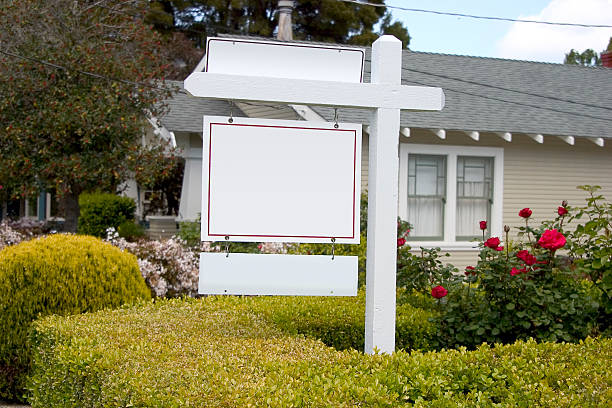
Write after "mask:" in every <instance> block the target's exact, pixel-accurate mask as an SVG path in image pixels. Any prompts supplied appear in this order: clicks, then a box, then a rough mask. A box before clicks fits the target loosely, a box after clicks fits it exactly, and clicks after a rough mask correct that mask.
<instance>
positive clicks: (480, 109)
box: [313, 49, 612, 137]
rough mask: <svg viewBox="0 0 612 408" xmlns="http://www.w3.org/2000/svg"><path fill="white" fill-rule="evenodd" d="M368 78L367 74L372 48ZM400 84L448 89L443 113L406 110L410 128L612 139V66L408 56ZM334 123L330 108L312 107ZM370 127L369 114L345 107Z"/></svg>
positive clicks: (346, 115) (349, 116)
mask: <svg viewBox="0 0 612 408" xmlns="http://www.w3.org/2000/svg"><path fill="white" fill-rule="evenodd" d="M366 59H367V61H368V63H367V64H366V71H367V72H366V75H365V77H366V81H369V77H370V72H369V71H370V66H369V60H370V50H369V49H368V50H367V54H366ZM402 68H403V69H402V83H403V84H405V85H424V86H437V87H441V88H442V89H444V93H445V96H446V106H445V107H444V109H443V110H442V111H441V112H407V111H404V112H402V114H401V125H402V126H405V127H413V128H415V127H416V128H433V129H436V128H440V129H448V130H477V131H489V132H515V133H542V134H553V135H561V136H583V137H612V131H611V130H610V129H611V127H612V69H610V68H592V67H582V66H575V65H562V64H550V63H538V62H527V61H516V60H504V59H497V58H480V57H468V56H458V55H446V54H431V53H424V52H411V51H404V53H403V57H402ZM313 109H314V110H316V111H317V112H318V113H319V114H321V116H323V117H325V118H327V119H328V120H332V118H333V109H330V108H322V107H313ZM339 117H340V120H342V121H356V122H362V123H367V121H368V112H367V111H365V110H359V109H341V110H340V112H339Z"/></svg>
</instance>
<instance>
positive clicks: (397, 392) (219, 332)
mask: <svg viewBox="0 0 612 408" xmlns="http://www.w3.org/2000/svg"><path fill="white" fill-rule="evenodd" d="M260 301H261V303H262V304H261V305H260V304H257V303H258V302H260ZM276 302H280V301H278V300H277V299H268V298H248V299H241V298H235V297H227V298H219V297H208V298H205V299H199V300H193V299H188V300H176V299H175V300H161V301H157V302H156V303H154V304H153V303H147V304H142V305H140V306H138V307H132V308H124V309H121V310H111V311H104V312H98V313H93V314H86V315H80V316H70V317H55V316H54V317H47V318H45V319H43V320H41V321H38V322H37V323H36V324H35V330H34V331H33V333H32V335H31V339H32V342H33V343H32V344H33V346H34V348H35V350H36V353H35V359H34V372H33V375H32V377H31V379H30V383H29V384H30V385H29V387H30V390H31V399H30V402H31V403H32V405H33V406H53V407H83V406H87V407H125V406H131V407H188V406H192V407H248V406H252V407H254V406H257V407H261V406H267V407H354V406H361V407H396V406H400V405H401V406H417V407H492V406H496V407H516V406H520V407H532V406H540V407H570V406H571V407H574V406H580V407H602V406H606V404H609V401H612V384H611V369H610V367H609V362H610V361H611V359H612V340H609V339H587V340H586V341H584V342H582V343H580V344H563V343H561V344H547V343H545V344H537V343H535V342H534V341H528V342H518V343H516V344H513V345H508V346H494V347H490V346H487V345H483V346H481V347H479V348H478V349H477V350H475V351H469V352H468V351H466V350H451V351H443V352H426V353H423V352H412V353H406V352H403V351H399V352H397V353H395V354H394V355H392V356H369V355H364V354H362V353H360V352H358V351H355V350H345V351H336V350H334V349H333V348H331V347H327V346H325V345H324V344H323V343H321V342H320V341H317V340H314V339H311V338H308V337H304V336H302V335H295V334H290V333H288V332H286V331H284V330H283V329H282V328H281V327H279V326H278V325H276V324H273V323H272V322H271V320H270V314H263V313H261V310H262V308H264V309H265V307H266V306H268V307H269V306H270V305H271V307H272V308H274V305H275V304H276ZM281 303H282V302H281ZM298 303H299V302H298ZM304 310H306V309H304ZM282 320H283V319H279V321H282ZM315 320H316V318H315ZM284 326H288V324H284ZM298 326H299V324H298ZM605 401H608V403H606V402H605ZM608 406H609V405H608Z"/></svg>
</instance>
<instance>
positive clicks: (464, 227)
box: [457, 198, 490, 237]
mask: <svg viewBox="0 0 612 408" xmlns="http://www.w3.org/2000/svg"><path fill="white" fill-rule="evenodd" d="M488 209H489V202H488V200H483V199H473V198H458V199H457V236H458V237H482V231H481V230H480V221H490V220H488V219H487V217H488Z"/></svg>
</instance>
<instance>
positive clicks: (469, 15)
mask: <svg viewBox="0 0 612 408" xmlns="http://www.w3.org/2000/svg"><path fill="white" fill-rule="evenodd" d="M336 1H341V2H345V3H354V4H359V5H364V6H372V7H386V8H390V9H396V10H404V11H412V12H415V13H429V14H437V15H443V16H454V17H467V18H474V19H477V20H496V21H511V22H515V23H533V24H546V25H558V26H569V27H587V28H612V25H606V24H582V23H559V22H553V21H539V20H524V19H518V18H507V17H491V16H477V15H473V14H464V13H451V12H447V11H438V10H425V9H417V8H408V7H399V6H389V5H385V4H378V3H370V2H368V1H361V0H336Z"/></svg>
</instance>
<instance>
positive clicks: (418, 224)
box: [399, 144, 503, 249]
mask: <svg viewBox="0 0 612 408" xmlns="http://www.w3.org/2000/svg"><path fill="white" fill-rule="evenodd" d="M399 182H400V185H399V194H400V197H399V206H400V207H399V215H400V217H401V218H402V219H404V220H406V221H408V222H410V223H411V224H412V225H413V230H412V231H411V234H410V240H411V241H416V242H414V243H413V245H419V244H420V245H424V246H442V247H447V248H449V249H452V248H462V247H465V248H471V247H473V246H474V243H473V242H471V240H473V239H474V238H481V237H482V231H480V228H479V221H482V220H486V221H487V223H488V227H489V228H488V230H487V231H486V233H487V235H497V236H499V235H500V234H501V223H502V191H503V149H501V148H492V147H467V146H443V145H417V144H402V145H401V148H400V177H399ZM489 232H490V234H489Z"/></svg>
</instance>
